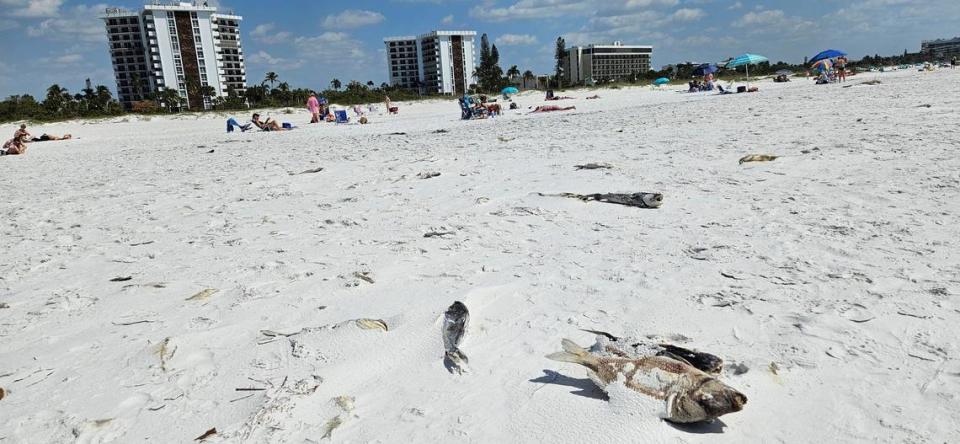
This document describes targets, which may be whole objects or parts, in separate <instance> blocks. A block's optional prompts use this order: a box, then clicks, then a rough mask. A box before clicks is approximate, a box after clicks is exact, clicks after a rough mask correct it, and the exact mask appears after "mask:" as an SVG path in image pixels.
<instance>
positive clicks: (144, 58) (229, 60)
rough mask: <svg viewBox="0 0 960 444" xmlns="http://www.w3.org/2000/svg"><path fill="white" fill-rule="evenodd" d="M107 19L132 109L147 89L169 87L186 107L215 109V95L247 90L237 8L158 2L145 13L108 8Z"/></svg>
mask: <svg viewBox="0 0 960 444" xmlns="http://www.w3.org/2000/svg"><path fill="white" fill-rule="evenodd" d="M101 18H102V19H103V20H104V22H105V23H106V28H107V39H108V40H109V45H110V57H111V59H112V61H113V70H114V74H115V75H116V80H117V96H118V99H119V100H120V102H121V103H122V104H124V106H126V107H128V108H129V107H130V106H131V105H132V103H133V102H135V101H139V100H143V98H144V96H145V95H146V94H147V93H150V92H154V93H156V92H160V91H164V90H166V89H173V90H175V91H177V92H178V93H179V95H180V98H181V100H182V103H181V105H183V106H187V107H190V108H201V107H202V108H209V107H210V106H211V102H210V99H211V97H218V96H220V97H222V96H226V95H227V94H228V91H231V90H232V91H235V92H236V93H237V94H242V93H243V92H244V91H245V89H246V82H247V77H246V68H245V67H244V63H243V48H242V47H241V46H240V21H241V20H243V18H242V17H240V16H238V15H234V14H233V13H232V12H229V11H220V10H218V9H217V8H215V7H212V6H207V2H201V1H194V2H172V3H162V2H159V1H155V2H153V3H152V4H149V5H146V6H144V7H143V10H142V11H139V12H137V11H129V10H125V9H120V8H108V9H107V10H106V11H105V13H104V14H103V16H102V17H101ZM208 87H209V88H208Z"/></svg>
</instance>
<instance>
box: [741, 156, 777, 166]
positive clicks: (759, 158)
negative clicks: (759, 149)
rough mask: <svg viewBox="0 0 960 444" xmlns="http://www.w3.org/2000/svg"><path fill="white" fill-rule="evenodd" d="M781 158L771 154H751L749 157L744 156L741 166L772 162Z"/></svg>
mask: <svg viewBox="0 0 960 444" xmlns="http://www.w3.org/2000/svg"><path fill="white" fill-rule="evenodd" d="M778 157H780V156H772V155H770V154H751V155H749V156H743V157H741V158H740V165H743V164H744V163H746V162H770V161H773V160H777V158H778Z"/></svg>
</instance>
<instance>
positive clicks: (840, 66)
mask: <svg viewBox="0 0 960 444" xmlns="http://www.w3.org/2000/svg"><path fill="white" fill-rule="evenodd" d="M837 81H838V82H846V81H847V58H846V57H837Z"/></svg>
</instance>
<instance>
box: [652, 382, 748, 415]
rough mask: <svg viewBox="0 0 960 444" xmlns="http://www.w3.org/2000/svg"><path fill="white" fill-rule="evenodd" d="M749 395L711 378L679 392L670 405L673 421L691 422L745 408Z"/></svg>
mask: <svg viewBox="0 0 960 444" xmlns="http://www.w3.org/2000/svg"><path fill="white" fill-rule="evenodd" d="M746 403H747V397H746V395H744V394H743V393H740V392H738V391H736V390H734V389H732V388H730V387H728V386H727V385H726V384H724V383H722V382H720V381H718V380H716V379H709V380H707V381H706V382H704V383H703V384H701V385H700V386H699V387H697V388H695V389H691V390H688V391H686V392H683V393H680V394H677V395H676V396H675V397H673V399H672V400H671V402H670V403H669V405H668V417H669V419H670V420H671V421H673V422H680V423H689V422H699V421H707V420H711V419H715V418H717V417H720V416H723V415H726V414H727V413H733V412H739V411H740V410H743V405H744V404H746Z"/></svg>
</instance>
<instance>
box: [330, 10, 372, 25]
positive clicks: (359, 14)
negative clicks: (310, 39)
mask: <svg viewBox="0 0 960 444" xmlns="http://www.w3.org/2000/svg"><path fill="white" fill-rule="evenodd" d="M384 20H385V18H384V16H383V14H381V13H379V12H376V11H366V10H361V9H349V10H346V11H343V12H341V13H339V14H336V15H328V16H327V18H325V19H324V20H323V27H324V28H327V29H334V28H359V27H361V26H369V25H376V24H377V23H380V22H382V21H384Z"/></svg>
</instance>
